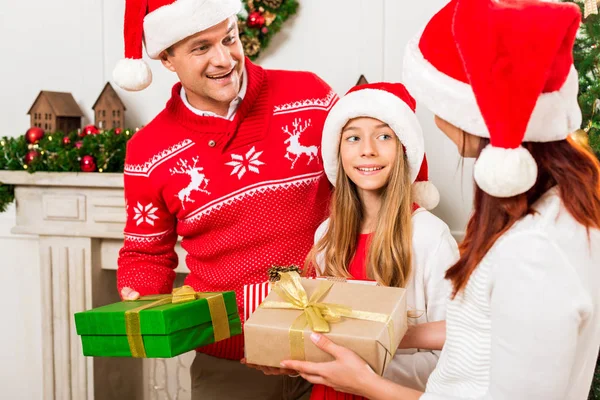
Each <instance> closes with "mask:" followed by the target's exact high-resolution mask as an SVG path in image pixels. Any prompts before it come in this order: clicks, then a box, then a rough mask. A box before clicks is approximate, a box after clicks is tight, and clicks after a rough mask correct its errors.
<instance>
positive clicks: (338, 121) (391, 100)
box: [321, 82, 440, 210]
mask: <svg viewBox="0 0 600 400" xmlns="http://www.w3.org/2000/svg"><path fill="white" fill-rule="evenodd" d="M415 107H416V104H415V100H414V99H413V98H412V96H411V95H410V94H409V93H408V91H407V90H406V88H405V87H404V85H402V84H400V83H385V82H382V83H369V84H365V85H358V86H355V87H353V88H352V89H350V90H349V91H348V93H346V95H345V96H344V97H342V98H341V99H340V101H338V102H337V103H336V105H335V106H333V108H332V109H331V111H330V112H329V115H328V116H327V119H326V121H325V125H324V127H323V138H322V141H321V143H322V146H321V152H322V155H323V164H324V167H325V173H326V174H327V178H328V179H329V182H331V184H333V185H335V181H336V177H337V169H338V154H339V148H340V137H341V133H342V129H343V128H344V126H346V124H347V123H348V121H350V120H351V119H354V118H360V117H369V118H375V119H378V120H380V121H382V122H384V123H386V124H388V126H389V127H390V128H391V129H392V130H393V131H394V133H396V136H398V139H399V140H400V143H402V145H403V147H404V152H405V155H406V158H407V160H408V166H409V170H410V181H411V183H412V184H413V201H414V202H415V203H417V204H419V205H420V206H421V207H423V208H426V209H428V210H430V209H432V208H435V207H436V206H437V205H438V203H439V200H440V195H439V193H438V191H437V189H436V187H435V186H434V185H433V184H432V183H431V182H429V180H428V179H429V177H428V168H427V159H426V157H425V144H424V140H423V132H422V130H421V125H420V124H419V121H418V120H417V116H416V115H415Z"/></svg>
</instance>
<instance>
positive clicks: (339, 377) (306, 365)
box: [281, 333, 381, 396]
mask: <svg viewBox="0 0 600 400" xmlns="http://www.w3.org/2000/svg"><path fill="white" fill-rule="evenodd" d="M310 338H311V340H312V341H313V342H314V343H315V344H316V345H317V347H318V348H320V349H321V350H323V351H325V352H327V353H329V354H331V355H332V356H333V357H335V361H331V362H324V363H313V362H308V361H293V360H287V361H283V362H282V363H281V366H282V367H284V368H288V369H292V370H296V371H298V372H299V373H300V375H301V376H302V377H303V378H304V379H306V380H307V381H309V382H311V383H315V384H320V385H326V386H331V387H332V388H334V389H335V390H337V391H339V392H346V393H352V394H357V395H363V396H364V395H365V394H364V393H363V392H362V391H363V390H364V389H365V387H366V386H369V385H372V384H373V381H377V380H379V379H381V377H379V375H377V374H376V373H375V372H373V370H372V369H371V367H369V364H367V363H366V362H365V361H364V360H363V359H362V358H360V357H359V356H357V355H356V354H355V353H354V352H353V351H351V350H348V349H346V348H344V347H341V346H338V345H336V344H335V343H333V342H332V341H331V340H329V339H328V338H326V337H325V336H323V335H319V334H316V333H313V334H311V335H310Z"/></svg>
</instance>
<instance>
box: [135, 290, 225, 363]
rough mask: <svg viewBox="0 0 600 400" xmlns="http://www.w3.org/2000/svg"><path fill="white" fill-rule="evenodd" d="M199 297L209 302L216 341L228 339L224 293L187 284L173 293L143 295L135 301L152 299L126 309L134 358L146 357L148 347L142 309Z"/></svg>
mask: <svg viewBox="0 0 600 400" xmlns="http://www.w3.org/2000/svg"><path fill="white" fill-rule="evenodd" d="M197 299H206V301H207V302H208V310H209V313H210V317H211V320H212V325H213V332H214V337H215V342H218V341H220V340H223V339H227V338H229V337H230V336H231V331H230V328H229V318H228V315H227V308H226V307H225V300H224V299H223V294H222V293H212V292H196V291H194V289H193V288H192V287H191V286H188V285H185V286H182V287H180V288H176V289H173V292H172V293H171V294H157V295H150V296H142V297H140V298H139V299H137V300H134V301H152V302H151V303H148V304H144V305H143V306H139V307H136V308H134V309H131V310H128V311H125V331H126V332H127V341H128V342H129V349H130V350H131V356H132V357H134V358H146V349H145V348H144V341H143V339H142V329H141V324H140V311H143V310H147V309H150V308H154V307H159V306H162V305H165V304H170V303H171V304H179V303H186V302H188V301H193V300H197Z"/></svg>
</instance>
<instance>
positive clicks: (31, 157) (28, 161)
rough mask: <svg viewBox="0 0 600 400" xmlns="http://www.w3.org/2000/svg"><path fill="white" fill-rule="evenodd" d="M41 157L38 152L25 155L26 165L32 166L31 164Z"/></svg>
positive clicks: (34, 151)
mask: <svg viewBox="0 0 600 400" xmlns="http://www.w3.org/2000/svg"><path fill="white" fill-rule="evenodd" d="M39 156H40V153H38V152H37V151H36V150H31V151H30V152H28V153H27V154H26V155H25V159H24V161H25V165H29V164H31V162H32V161H33V160H35V159H36V158H38V157H39Z"/></svg>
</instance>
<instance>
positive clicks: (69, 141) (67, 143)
mask: <svg viewBox="0 0 600 400" xmlns="http://www.w3.org/2000/svg"><path fill="white" fill-rule="evenodd" d="M63 144H64V145H65V146H67V145H69V144H71V139H69V137H68V136H65V137H64V138H63Z"/></svg>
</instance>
